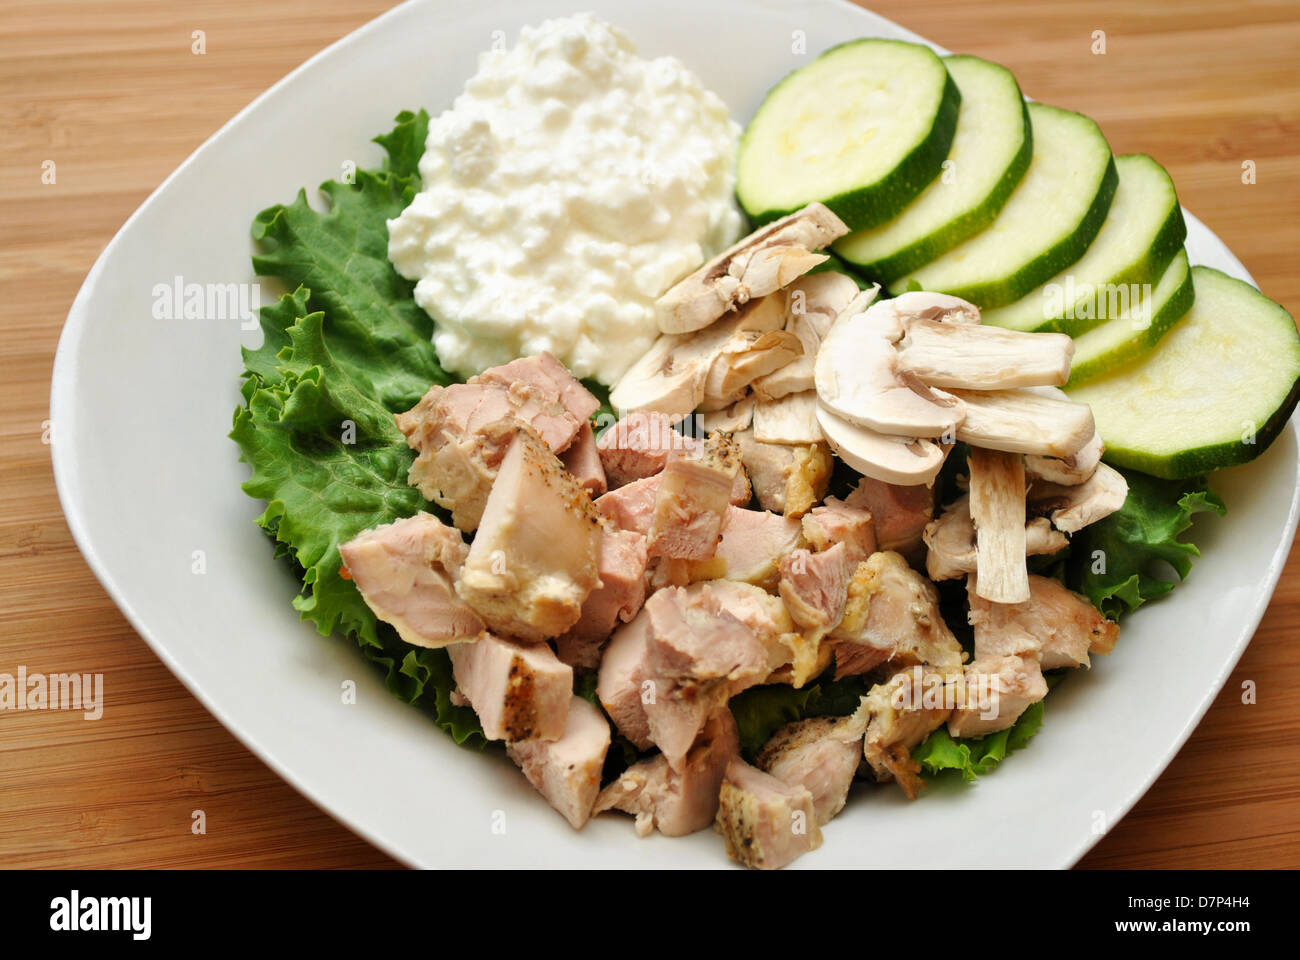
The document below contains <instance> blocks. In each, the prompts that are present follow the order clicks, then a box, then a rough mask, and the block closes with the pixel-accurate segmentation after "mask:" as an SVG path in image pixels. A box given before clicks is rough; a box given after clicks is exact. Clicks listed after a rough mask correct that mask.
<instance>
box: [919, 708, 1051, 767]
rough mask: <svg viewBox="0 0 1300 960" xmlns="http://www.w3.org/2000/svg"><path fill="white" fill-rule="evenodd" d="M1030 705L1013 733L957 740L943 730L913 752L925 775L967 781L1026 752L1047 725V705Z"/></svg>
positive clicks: (936, 731) (999, 733)
mask: <svg viewBox="0 0 1300 960" xmlns="http://www.w3.org/2000/svg"><path fill="white" fill-rule="evenodd" d="M1044 703H1045V701H1043V700H1040V701H1038V702H1037V703H1033V704H1030V705H1029V706H1028V707H1027V708H1026V709H1025V712H1024V713H1022V714H1021V715H1020V718H1019V719H1018V720H1017V721H1016V722H1015V724H1013V725H1012V726H1011V727H1010V728H1009V729H1006V730H999V731H998V732H997V733H990V734H988V735H987V736H984V737H979V738H973V739H968V740H954V739H953V738H952V736H951V735H950V734H949V733H948V729H947V727H939V728H938V729H937V730H935V731H934V732H933V733H932V734H930V736H928V737H926V739H925V740H924V741H923V742H922V743H921V745H920V746H918V747H917V748H916V749H915V750H913V751H912V759H913V760H915V761H917V762H918V763H919V764H920V765H921V771H922V773H923V774H930V775H934V774H939V773H943V772H944V771H945V770H956V771H957V772H959V773H960V774H961V776H962V779H964V780H974V779H975V778H976V777H978V776H980V775H982V774H985V773H989V772H990V771H992V770H993V769H994V768H995V767H997V765H998V764H999V763H1001V762H1002V761H1003V760H1005V759H1006V757H1007V755H1008V754H1010V753H1012V752H1013V751H1015V750H1019V749H1021V748H1023V747H1024V746H1025V745H1026V744H1028V743H1029V741H1030V740H1032V739H1033V738H1034V734H1036V733H1037V732H1038V729H1039V728H1040V727H1041V726H1042V725H1043V704H1044Z"/></svg>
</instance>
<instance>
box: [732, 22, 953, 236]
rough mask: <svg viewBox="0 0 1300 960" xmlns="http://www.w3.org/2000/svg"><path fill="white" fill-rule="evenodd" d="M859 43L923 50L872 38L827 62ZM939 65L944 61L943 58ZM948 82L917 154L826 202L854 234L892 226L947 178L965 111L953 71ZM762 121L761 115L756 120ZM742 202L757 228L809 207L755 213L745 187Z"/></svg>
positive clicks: (745, 136) (741, 146) (743, 143)
mask: <svg viewBox="0 0 1300 960" xmlns="http://www.w3.org/2000/svg"><path fill="white" fill-rule="evenodd" d="M858 43H896V44H901V45H904V46H909V47H916V46H920V45H919V44H915V43H909V42H908V41H906V40H886V39H883V38H878V37H866V38H859V39H857V40H847V41H845V42H844V43H838V44H836V45H835V46H833V47H830V48H828V49H827V50H825V51H824V52H823V53H822V54H821V56H822V57H824V56H826V55H827V54H829V53H831V52H832V51H835V50H839V49H841V48H842V47H849V46H852V45H854V44H858ZM926 49H927V50H928V49H929V48H928V47H927V48H926ZM935 59H936V60H940V58H939V57H938V56H937V55H936V56H935ZM940 63H941V64H942V60H940ZM800 69H803V68H800ZM798 73H799V70H795V71H793V72H792V73H790V74H788V75H787V76H786V77H784V78H783V79H782V80H781V82H780V83H778V84H777V85H776V86H775V87H773V88H772V89H771V90H769V91H768V92H767V95H766V96H764V97H763V103H764V104H766V103H767V101H768V99H769V98H770V97H771V96H772V94H773V93H775V92H776V91H777V90H779V89H780V88H781V87H782V86H783V85H784V84H786V83H789V82H790V81H791V79H792V78H794V77H795V76H796V75H797V74H798ZM944 77H945V80H944V84H943V94H942V96H941V97H940V100H939V107H938V109H937V110H936V111H935V117H934V124H933V126H932V127H931V128H930V134H929V136H927V137H926V138H925V139H924V140H922V141H921V142H920V143H919V144H917V145H916V146H915V147H914V148H913V149H912V152H911V153H909V154H907V156H905V157H904V158H903V159H902V160H901V161H900V162H899V164H898V165H897V166H896V167H894V169H893V170H891V171H890V172H889V173H887V174H886V175H885V176H883V177H882V178H881V179H879V180H877V181H876V182H875V183H873V184H869V185H867V186H865V187H857V188H855V189H853V190H846V191H845V192H843V193H840V194H836V195H835V196H833V197H829V198H825V199H822V200H821V202H822V203H823V204H825V205H826V206H827V207H829V208H830V209H831V211H832V212H833V213H834V214H835V215H836V216H838V217H839V218H840V219H841V220H843V221H844V223H845V224H846V225H847V226H848V228H849V229H850V230H867V229H870V228H871V227H878V226H880V224H882V223H887V222H888V221H890V220H892V219H893V218H894V217H896V216H897V215H898V214H900V213H902V212H903V208H904V207H906V206H907V205H908V204H909V203H911V202H912V200H914V199H915V198H916V195H917V194H918V193H920V192H921V191H922V190H924V189H925V188H926V187H927V186H929V185H930V182H931V181H932V180H934V178H935V177H937V176H938V175H939V173H940V172H941V170H942V168H943V161H944V160H946V159H947V158H948V151H949V149H951V147H952V140H953V137H954V136H955V135H956V133H957V112H958V109H959V108H960V107H961V91H960V90H958V89H957V84H956V83H955V82H953V79H952V77H951V76H949V75H948V70H947V68H944ZM758 109H759V110H760V111H761V110H762V109H763V105H762V104H760V105H759V108H758ZM757 115H758V114H757V113H755V116H757ZM752 127H753V120H752V119H751V121H750V124H749V126H748V127H746V128H745V132H744V134H743V135H742V136H741V138H740V144H739V147H738V150H737V156H739V155H740V154H742V153H744V151H745V150H746V148H747V146H748V145H749V136H750V130H751V128H752ZM736 200H737V202H738V203H739V204H740V207H741V209H742V210H744V211H745V213H746V215H747V216H748V217H749V219H750V221H751V222H752V223H753V224H754V226H756V227H758V226H762V225H763V224H765V223H770V222H771V221H773V220H777V219H780V218H781V217H784V216H786V215H788V214H791V213H794V212H795V211H796V210H799V209H802V207H803V204H800V205H799V206H796V207H791V208H789V209H775V208H772V209H766V210H755V209H753V208H752V207H751V206H750V205H749V204H747V203H745V198H744V197H743V196H741V194H740V190H739V184H737V191H736Z"/></svg>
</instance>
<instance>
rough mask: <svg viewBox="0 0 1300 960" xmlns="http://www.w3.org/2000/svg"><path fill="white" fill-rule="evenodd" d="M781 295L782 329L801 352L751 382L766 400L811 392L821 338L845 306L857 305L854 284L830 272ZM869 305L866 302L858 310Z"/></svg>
mask: <svg viewBox="0 0 1300 960" xmlns="http://www.w3.org/2000/svg"><path fill="white" fill-rule="evenodd" d="M879 290H880V288H879V287H873V288H871V290H870V291H869V292H870V293H871V298H872V299H874V297H875V294H876V292H878V291H879ZM864 292H867V291H864ZM783 293H784V294H785V299H786V308H785V329H786V330H788V331H789V332H790V333H792V334H794V335H795V336H796V337H798V338H799V342H800V343H801V344H802V345H803V353H802V354H801V355H799V356H798V357H795V359H794V360H792V361H790V362H789V363H787V364H786V365H785V366H784V367H781V368H780V369H778V370H774V371H773V372H772V373H769V374H766V375H765V376H762V377H759V378H758V379H757V380H755V381H754V392H755V393H757V394H758V395H759V396H760V397H762V398H763V399H765V400H779V399H780V398H781V397H784V396H786V395H788V394H791V393H799V392H801V391H803V390H811V389H813V386H814V384H813V362H814V361H815V360H816V358H817V349H818V347H820V346H821V344H822V338H823V337H825V336H826V331H828V330H829V329H830V328H831V324H833V323H834V322H835V318H836V317H838V316H839V315H840V314H841V313H842V312H843V311H844V309H845V308H846V307H848V306H849V305H850V304H852V303H855V302H860V298H859V291H858V285H857V283H855V282H854V281H853V280H852V279H850V278H849V277H847V276H845V275H844V274H842V273H835V272H833V271H827V272H825V273H813V274H809V275H808V276H806V277H800V278H799V279H798V280H796V281H795V282H794V283H792V284H790V286H788V287H786V288H785V290H784V291H783ZM870 303H871V300H870V299H868V300H867V301H866V302H865V303H863V304H862V307H861V310H865V309H866V308H867V306H868V305H869V304H870ZM861 310H859V312H861Z"/></svg>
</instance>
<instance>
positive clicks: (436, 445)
mask: <svg viewBox="0 0 1300 960" xmlns="http://www.w3.org/2000/svg"><path fill="white" fill-rule="evenodd" d="M599 405H600V404H599V401H597V400H596V398H595V397H594V396H592V395H591V393H590V392H589V391H588V390H587V389H586V388H585V387H583V386H582V384H581V383H579V382H578V381H577V380H576V379H574V378H573V376H572V375H571V374H570V373H569V372H568V370H566V369H565V368H564V365H563V364H561V363H560V362H559V361H558V360H556V359H555V358H554V357H552V356H551V355H550V354H549V353H543V354H539V355H538V356H535V357H525V358H523V359H521V360H515V361H512V362H511V363H508V364H506V365H505V366H502V367H494V368H492V369H490V370H485V371H484V372H483V373H481V374H479V375H478V376H477V377H471V378H470V379H469V380H468V381H466V382H465V383H458V384H452V385H451V386H449V387H441V386H434V387H432V388H431V389H430V390H429V392H428V393H426V394H425V395H424V397H423V398H421V400H420V402H419V403H417V404H416V405H415V406H414V407H413V408H412V409H411V410H408V411H407V412H406V413H402V414H398V415H397V417H396V418H395V419H396V422H397V428H398V429H399V430H400V431H401V432H402V434H403V435H404V436H405V437H406V442H407V445H408V446H410V448H411V449H412V450H414V451H415V452H416V453H417V454H418V456H417V457H416V458H415V462H414V463H412V464H411V468H410V471H409V474H408V478H407V479H408V480H409V482H410V483H411V485H412V486H415V487H418V488H419V490H420V492H421V493H422V494H424V496H425V498H426V499H429V500H432V501H434V502H435V503H437V504H438V505H439V506H441V507H444V508H445V509H448V510H450V511H451V512H452V521H453V522H454V523H455V525H456V526H457V527H458V528H459V529H461V530H466V531H470V530H474V529H476V528H477V527H478V523H479V518H480V517H481V515H482V512H483V509H484V506H485V505H486V503H487V497H488V493H489V491H490V489H491V486H492V481H493V478H494V477H495V476H496V472H497V468H498V467H499V466H500V463H501V459H502V458H503V457H504V456H505V452H506V448H507V447H508V446H509V443H510V440H511V437H512V435H513V431H511V430H505V431H502V430H500V429H497V430H490V429H489V428H492V427H495V426H497V425H499V424H500V423H501V422H502V421H512V420H518V421H521V422H523V423H526V424H528V425H529V426H531V427H532V428H533V430H534V431H536V433H537V435H538V436H539V437H541V439H542V440H543V441H544V442H545V443H546V445H547V446H548V447H550V449H551V450H552V452H555V453H560V452H561V451H563V450H565V449H567V448H568V447H569V445H570V444H571V443H572V442H573V441H574V439H575V438H576V437H577V435H578V433H579V431H580V430H581V428H582V425H583V424H584V423H586V422H587V418H588V417H590V416H591V414H592V413H594V412H595V411H596V409H597V408H598V407H599Z"/></svg>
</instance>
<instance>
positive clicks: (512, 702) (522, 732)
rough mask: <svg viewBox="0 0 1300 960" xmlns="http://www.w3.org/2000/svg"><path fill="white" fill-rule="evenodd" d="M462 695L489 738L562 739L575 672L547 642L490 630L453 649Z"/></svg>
mask: <svg viewBox="0 0 1300 960" xmlns="http://www.w3.org/2000/svg"><path fill="white" fill-rule="evenodd" d="M447 653H448V654H449V655H450V656H451V667H452V675H453V676H454V677H455V679H456V688H457V690H458V692H459V693H460V695H461V696H463V697H464V698H465V699H466V700H468V701H469V704H470V706H472V707H473V708H474V712H475V713H477V714H478V720H479V723H480V724H481V725H482V727H483V735H484V736H485V737H487V738H488V739H489V740H507V741H514V740H558V739H560V737H562V736H564V724H565V718H566V717H567V716H568V712H569V700H570V698H571V697H572V695H573V670H572V669H570V668H569V667H568V666H566V665H565V664H563V663H560V661H559V660H558V659H556V656H555V654H554V653H553V652H551V648H550V647H548V646H547V645H546V644H544V643H538V644H524V643H516V642H515V641H513V640H504V639H502V638H500V637H496V636H493V635H492V634H490V633H485V634H483V636H481V637H480V638H479V639H478V640H476V641H474V642H473V643H456V644H452V645H451V646H450V647H448V648H447Z"/></svg>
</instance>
